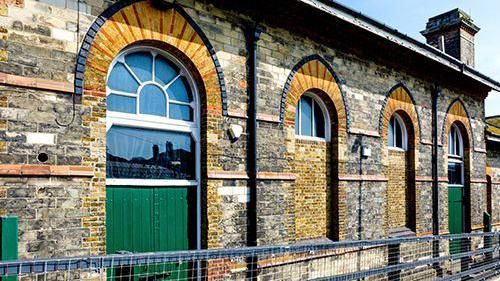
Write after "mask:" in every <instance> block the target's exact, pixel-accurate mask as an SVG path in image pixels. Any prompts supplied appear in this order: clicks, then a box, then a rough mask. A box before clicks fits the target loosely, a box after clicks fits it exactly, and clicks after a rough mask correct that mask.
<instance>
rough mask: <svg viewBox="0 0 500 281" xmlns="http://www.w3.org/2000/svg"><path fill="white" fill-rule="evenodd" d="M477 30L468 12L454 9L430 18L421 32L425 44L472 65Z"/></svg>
mask: <svg viewBox="0 0 500 281" xmlns="http://www.w3.org/2000/svg"><path fill="white" fill-rule="evenodd" d="M478 31H479V27H477V26H476V25H475V24H474V23H473V21H472V18H471V17H470V16H469V15H468V14H466V13H465V12H464V11H462V10H460V9H454V10H451V11H449V12H446V13H444V14H441V15H438V16H435V17H432V18H430V19H429V21H428V22H427V26H426V28H425V30H424V31H422V32H421V33H422V35H423V36H424V37H425V38H426V39H427V44H429V45H431V46H434V47H435V48H438V49H440V50H441V51H443V52H445V53H447V54H448V55H450V56H452V57H455V58H457V59H459V60H461V61H462V62H464V63H465V64H467V65H469V66H472V67H474V35H476V33H477V32H478Z"/></svg>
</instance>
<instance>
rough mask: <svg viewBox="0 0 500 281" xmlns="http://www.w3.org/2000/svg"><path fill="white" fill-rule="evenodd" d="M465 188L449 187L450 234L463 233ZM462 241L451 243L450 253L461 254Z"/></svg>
mask: <svg viewBox="0 0 500 281" xmlns="http://www.w3.org/2000/svg"><path fill="white" fill-rule="evenodd" d="M463 204H464V202H463V187H456V186H448V230H449V232H450V234H458V233H462V232H463V223H464V221H463V211H464V205H463ZM461 248H462V243H461V240H454V241H450V252H451V253H452V254H455V253H459V252H460V249H461Z"/></svg>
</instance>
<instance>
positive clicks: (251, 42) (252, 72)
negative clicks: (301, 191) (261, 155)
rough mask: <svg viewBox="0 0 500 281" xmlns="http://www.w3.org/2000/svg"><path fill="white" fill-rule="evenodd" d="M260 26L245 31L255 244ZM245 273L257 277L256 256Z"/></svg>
mask: <svg viewBox="0 0 500 281" xmlns="http://www.w3.org/2000/svg"><path fill="white" fill-rule="evenodd" d="M261 32H262V28H261V27H260V26H259V25H258V24H255V25H253V26H251V27H250V28H249V29H248V32H247V50H248V61H247V65H248V92H249V93H248V94H249V101H248V162H247V163H248V174H249V177H250V187H249V188H250V190H249V193H250V194H249V197H250V198H249V202H248V214H247V215H248V225H247V245H248V246H249V247H253V246H257V42H258V41H259V39H260V34H261ZM247 265H248V270H247V275H248V277H249V279H250V280H256V278H257V256H252V257H249V258H248V259H247Z"/></svg>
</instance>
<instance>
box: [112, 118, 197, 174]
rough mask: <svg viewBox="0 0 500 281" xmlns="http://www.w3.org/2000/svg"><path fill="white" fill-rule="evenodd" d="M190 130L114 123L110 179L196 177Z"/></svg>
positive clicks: (193, 145) (193, 146)
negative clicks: (143, 127)
mask: <svg viewBox="0 0 500 281" xmlns="http://www.w3.org/2000/svg"><path fill="white" fill-rule="evenodd" d="M194 151H195V144H194V142H193V140H192V138H191V135H190V134H189V133H179V132H169V131H159V130H148V129H139V128H128V127H120V126H113V127H112V128H111V129H110V130H109V131H108V133H107V138H106V176H107V178H130V179H188V180H191V179H194V178H195V154H194Z"/></svg>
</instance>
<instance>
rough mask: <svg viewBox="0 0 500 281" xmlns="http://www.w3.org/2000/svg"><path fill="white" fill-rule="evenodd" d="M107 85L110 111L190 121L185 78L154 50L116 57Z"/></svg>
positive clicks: (191, 107) (190, 97)
mask: <svg viewBox="0 0 500 281" xmlns="http://www.w3.org/2000/svg"><path fill="white" fill-rule="evenodd" d="M107 87H108V89H107V92H108V96H107V110H109V111H115V112H122V113H130V114H145V115H153V116H161V117H166V118H169V119H176V120H183V121H189V122H192V121H193V118H194V116H193V115H194V113H193V112H194V103H193V94H192V92H191V88H190V86H189V83H188V80H187V77H186V76H185V74H184V73H183V71H182V70H181V69H180V68H179V67H177V66H176V65H175V64H173V63H172V62H171V61H170V60H168V59H167V58H165V57H164V56H162V55H161V54H158V53H156V52H154V51H139V52H134V53H129V54H125V55H121V56H120V57H118V58H117V60H116V63H115V65H114V66H113V68H112V69H111V72H110V73H109V78H108V84H107Z"/></svg>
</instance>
